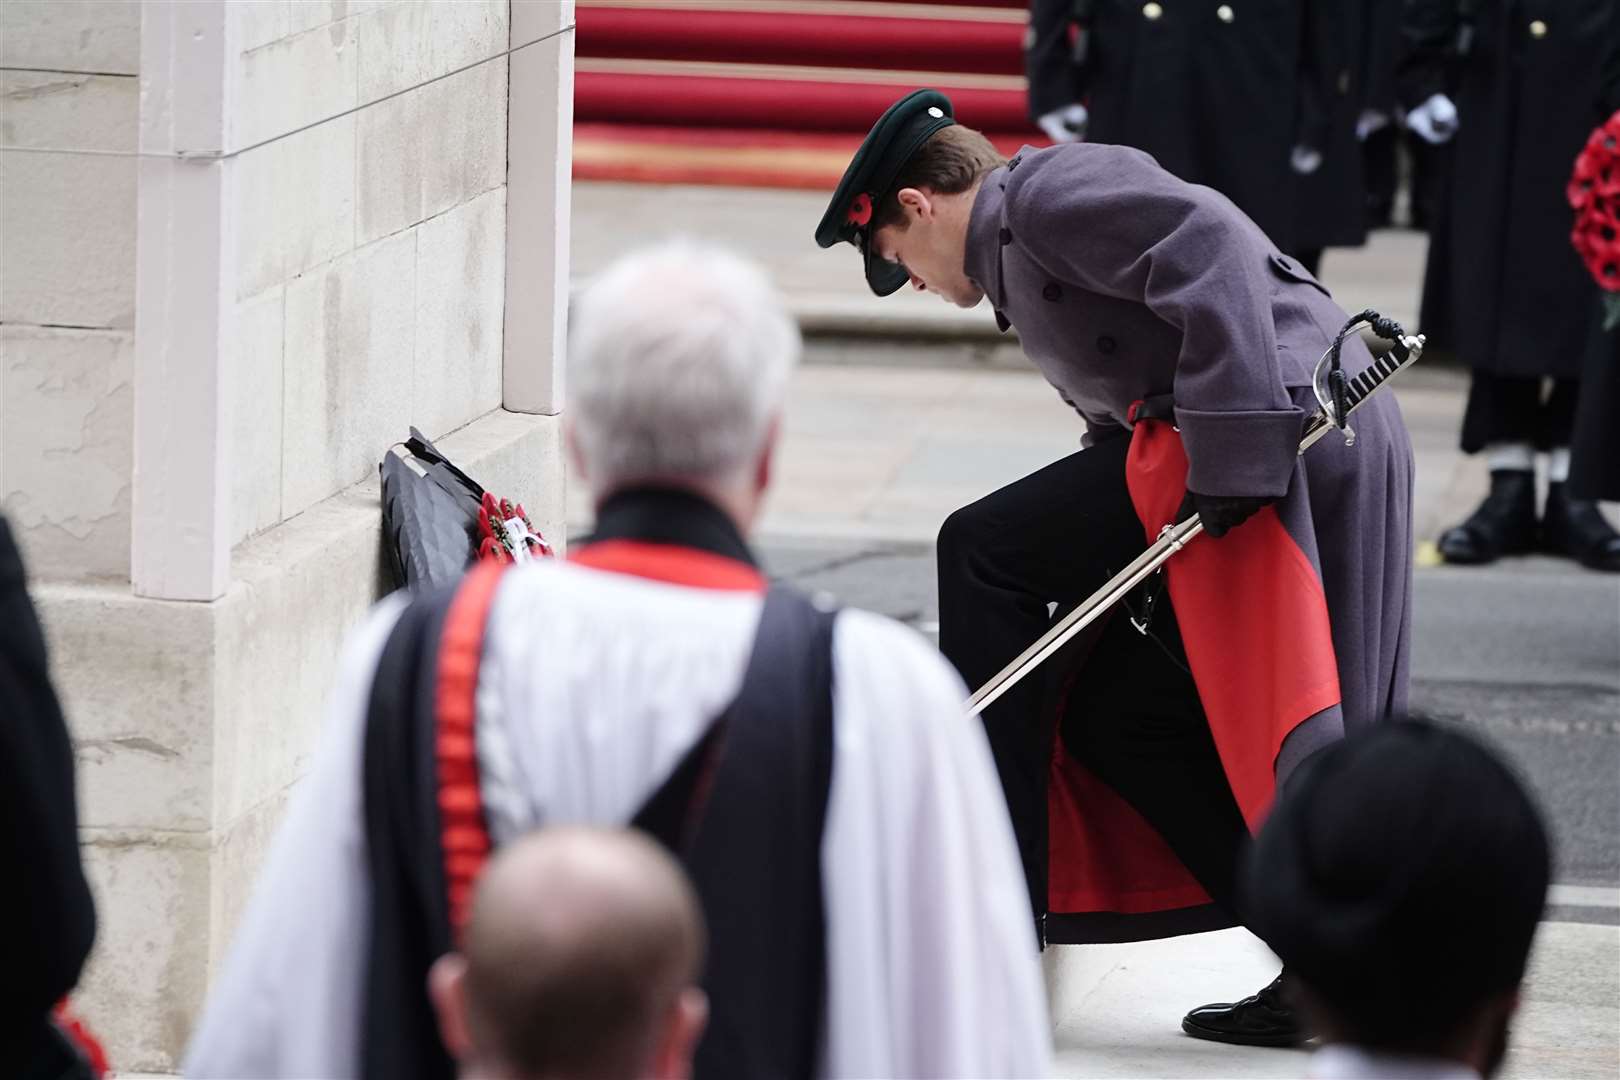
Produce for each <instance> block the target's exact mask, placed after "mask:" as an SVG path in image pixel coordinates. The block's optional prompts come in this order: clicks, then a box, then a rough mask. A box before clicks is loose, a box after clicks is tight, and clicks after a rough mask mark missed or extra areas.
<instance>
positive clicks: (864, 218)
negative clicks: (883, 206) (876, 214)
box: [849, 191, 872, 227]
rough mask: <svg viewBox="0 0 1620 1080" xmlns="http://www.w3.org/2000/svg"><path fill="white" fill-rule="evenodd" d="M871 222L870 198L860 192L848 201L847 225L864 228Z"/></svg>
mask: <svg viewBox="0 0 1620 1080" xmlns="http://www.w3.org/2000/svg"><path fill="white" fill-rule="evenodd" d="M871 220H872V196H870V195H868V194H867V193H866V192H864V191H863V192H861V193H860V194H859V195H857V196H855V198H854V199H852V200H850V204H849V223H850V224H851V225H860V226H863V227H864V226H865V225H866V224H867V223H868V222H870V221H871Z"/></svg>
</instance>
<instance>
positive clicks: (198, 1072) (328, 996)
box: [184, 593, 405, 1080]
mask: <svg viewBox="0 0 1620 1080" xmlns="http://www.w3.org/2000/svg"><path fill="white" fill-rule="evenodd" d="M404 606H405V596H404V594H403V593H397V594H395V595H394V596H392V597H389V598H388V599H386V600H384V601H383V602H382V603H381V604H379V605H378V606H377V607H376V608H375V609H374V610H373V612H372V613H371V615H370V616H369V618H368V619H367V620H366V622H365V623H363V624H362V625H361V627H360V628H359V629H358V630H357V631H356V632H355V633H354V634H353V635H352V636H351V638H350V640H349V643H348V645H347V647H346V649H345V653H344V656H343V659H342V660H341V661H340V663H339V666H338V676H337V682H336V685H335V687H334V689H333V692H332V696H331V698H330V700H329V704H328V708H327V716H326V726H325V729H324V732H323V734H322V737H321V739H320V745H319V749H318V752H317V753H316V755H315V758H314V764H313V767H312V769H311V771H310V774H309V776H308V778H307V779H306V780H304V782H303V783H302V785H301V786H300V788H299V789H298V790H297V791H296V792H295V793H294V795H293V797H292V805H291V807H290V808H289V810H288V813H287V819H286V821H285V823H284V824H283V825H282V827H281V830H280V832H279V833H277V835H276V839H275V842H274V844H273V845H272V846H271V849H270V854H269V856H268V858H267V859H266V860H265V864H264V870H263V872H262V873H261V874H260V876H259V881H258V884H257V885H256V886H255V888H254V890H253V899H252V900H251V901H250V902H249V904H248V907H247V911H246V912H245V914H244V915H243V917H242V922H241V924H240V926H239V927H238V929H237V932H236V939H235V941H234V942H233V943H232V945H231V948H230V952H229V954H228V958H227V960H226V962H225V964H224V967H223V970H222V971H221V972H220V973H219V975H218V977H217V978H216V979H215V981H214V984H213V987H212V992H211V993H210V994H209V997H208V1003H207V1006H206V1008H205V1009H204V1011H203V1016H202V1021H201V1023H200V1024H198V1026H197V1029H196V1031H195V1032H194V1034H193V1036H192V1040H191V1045H190V1046H189V1047H188V1048H187V1052H186V1058H185V1065H184V1072H185V1075H186V1076H188V1077H206V1078H209V1080H226V1078H237V1077H240V1078H244V1080H245V1078H248V1077H252V1078H255V1080H271V1078H276V1077H323V1078H332V1080H336V1078H340V1077H351V1076H358V1075H359V1072H360V1068H359V1064H360V1063H359V1046H360V1006H361V980H362V979H363V978H364V977H365V950H366V935H367V933H368V930H369V926H368V921H367V916H368V911H369V906H370V904H369V899H370V891H369V887H368V885H367V879H366V838H365V820H364V815H363V808H362V806H361V800H362V792H363V787H362V784H361V769H362V752H363V748H364V741H365V725H366V712H367V706H368V704H369V701H370V695H371V683H372V675H373V673H374V671H375V670H376V667H377V660H378V657H379V656H380V655H381V653H382V648H383V644H384V642H385V641H386V640H387V638H388V634H389V632H390V631H391V630H392V629H393V627H394V624H395V622H396V621H397V620H398V619H399V615H400V612H401V611H402V610H403V609H404Z"/></svg>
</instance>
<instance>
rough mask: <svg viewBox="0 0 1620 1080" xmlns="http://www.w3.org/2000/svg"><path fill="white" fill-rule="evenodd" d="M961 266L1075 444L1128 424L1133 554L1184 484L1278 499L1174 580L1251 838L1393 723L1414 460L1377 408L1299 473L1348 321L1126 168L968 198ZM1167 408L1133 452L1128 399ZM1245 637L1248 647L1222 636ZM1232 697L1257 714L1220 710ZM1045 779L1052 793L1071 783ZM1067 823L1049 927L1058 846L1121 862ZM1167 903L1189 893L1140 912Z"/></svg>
mask: <svg viewBox="0 0 1620 1080" xmlns="http://www.w3.org/2000/svg"><path fill="white" fill-rule="evenodd" d="M965 269H966V271H967V274H968V276H969V277H970V278H971V279H973V280H974V281H975V282H976V283H978V284H979V285H980V286H982V287H983V289H984V290H985V293H986V296H987V297H988V298H989V300H990V302H991V303H992V304H993V305H994V307H995V312H996V316H997V320H998V323H1000V325H1002V326H1003V328H1005V327H1007V326H1008V325H1011V326H1016V327H1017V329H1018V333H1019V337H1020V340H1021V343H1022V345H1023V349H1024V351H1025V353H1026V354H1027V355H1028V357H1029V358H1030V360H1032V361H1033V362H1034V363H1035V365H1036V366H1037V367H1038V368H1039V369H1040V370H1041V373H1042V374H1043V375H1045V377H1046V378H1047V380H1048V381H1049V382H1050V383H1051V384H1052V385H1053V386H1054V387H1055V388H1056V389H1057V391H1058V393H1059V394H1060V395H1061V396H1062V398H1063V400H1064V401H1066V402H1068V403H1069V404H1070V405H1071V406H1072V407H1073V408H1074V409H1075V410H1076V411H1077V412H1078V413H1079V414H1080V415H1081V417H1083V418H1084V420H1085V421H1086V424H1087V426H1088V429H1089V430H1088V435H1087V438H1088V440H1092V441H1095V440H1096V439H1098V438H1102V437H1106V436H1107V435H1109V434H1112V433H1113V432H1114V431H1115V430H1117V429H1119V428H1124V427H1133V426H1134V427H1135V428H1136V430H1135V432H1134V437H1133V447H1132V461H1133V464H1132V465H1128V466H1127V479H1128V480H1129V481H1130V483H1131V487H1132V496H1133V501H1134V502H1135V503H1136V505H1137V509H1138V513H1139V516H1140V517H1141V518H1142V520H1143V526H1144V543H1145V542H1146V540H1147V538H1148V537H1149V536H1150V535H1152V534H1153V533H1155V532H1156V531H1157V529H1158V527H1159V525H1160V524H1162V520H1163V518H1164V517H1165V516H1167V515H1169V514H1171V513H1173V511H1174V509H1175V505H1176V501H1179V497H1180V493H1181V490H1182V489H1183V487H1184V486H1185V487H1190V488H1192V489H1193V490H1196V491H1199V492H1202V493H1204V494H1208V495H1234V496H1236V495H1266V496H1277V497H1278V498H1279V499H1280V502H1279V503H1278V504H1277V507H1276V511H1275V514H1274V515H1273V511H1271V510H1269V509H1268V510H1266V511H1263V512H1262V515H1260V518H1257V520H1261V519H1263V520H1264V522H1265V523H1266V524H1264V525H1263V526H1261V527H1260V528H1256V529H1250V528H1249V527H1248V526H1245V528H1244V529H1241V530H1238V531H1237V532H1234V533H1233V534H1232V535H1231V536H1229V537H1227V538H1224V539H1222V540H1221V541H1218V542H1215V543H1212V544H1208V545H1206V546H1205V548H1204V550H1203V552H1202V553H1201V554H1198V553H1195V551H1194V549H1195V548H1196V547H1197V546H1198V544H1197V542H1195V543H1194V544H1193V545H1190V546H1189V548H1188V550H1187V551H1186V552H1184V553H1183V554H1182V555H1180V556H1178V557H1177V559H1176V560H1172V562H1171V563H1170V567H1171V576H1170V589H1171V595H1172V599H1173V601H1174V603H1175V606H1176V612H1177V619H1178V621H1179V623H1180V625H1181V629H1182V634H1183V638H1184V640H1185V643H1186V646H1187V652H1188V657H1189V660H1190V661H1191V664H1192V668H1193V674H1194V677H1195V679H1196V680H1197V682H1198V687H1199V694H1200V697H1201V698H1202V699H1203V704H1204V709H1205V712H1206V714H1207V715H1208V716H1209V720H1210V726H1211V730H1212V732H1213V733H1214V735H1215V739H1216V744H1217V747H1218V749H1219V750H1220V752H1221V757H1222V763H1223V766H1224V767H1225V770H1226V773H1227V776H1228V779H1229V780H1230V781H1231V783H1232V786H1233V793H1234V795H1235V796H1236V798H1237V800H1238V803H1239V805H1240V806H1241V807H1242V808H1243V810H1244V812H1245V814H1246V815H1248V816H1249V819H1250V821H1251V823H1257V821H1258V818H1259V816H1260V815H1261V814H1263V812H1264V809H1265V805H1266V803H1267V802H1268V801H1269V798H1270V795H1271V791H1272V785H1273V784H1274V783H1276V782H1280V781H1281V780H1282V779H1283V778H1285V777H1286V776H1287V775H1288V773H1289V772H1290V770H1292V769H1293V768H1294V766H1295V765H1297V764H1298V762H1299V761H1301V760H1303V758H1304V757H1305V756H1307V755H1308V754H1309V753H1310V752H1312V751H1313V750H1315V749H1317V748H1319V747H1320V746H1322V745H1325V744H1326V743H1327V742H1328V741H1330V740H1332V739H1335V738H1338V737H1339V736H1341V735H1342V734H1343V732H1344V731H1345V730H1346V729H1347V728H1355V727H1358V726H1361V725H1364V724H1368V723H1372V722H1374V721H1376V720H1379V719H1382V718H1384V717H1386V716H1389V715H1391V714H1392V713H1397V712H1399V711H1401V710H1402V709H1404V707H1405V703H1406V688H1407V657H1408V652H1409V645H1410V620H1411V603H1410V598H1411V583H1412V577H1411V570H1412V565H1411V556H1412V532H1411V490H1412V489H1411V484H1412V455H1411V445H1410V442H1409V440H1408V437H1407V433H1406V429H1405V426H1404V424H1403V422H1402V420H1401V415H1400V409H1399V407H1398V406H1397V404H1396V402H1395V399H1394V397H1393V396H1392V395H1390V394H1387V393H1386V394H1381V395H1378V396H1376V397H1374V398H1371V399H1369V401H1368V402H1367V403H1366V404H1365V405H1364V406H1363V408H1362V409H1361V410H1359V411H1358V412H1357V414H1356V417H1357V421H1356V425H1355V426H1356V428H1357V431H1358V433H1359V435H1360V438H1359V440H1358V441H1357V443H1356V445H1355V446H1353V447H1347V446H1345V445H1344V443H1343V440H1342V439H1339V438H1336V437H1333V436H1330V437H1329V438H1328V439H1326V440H1324V441H1323V442H1322V443H1319V444H1318V445H1317V447H1315V448H1314V449H1313V450H1312V451H1311V452H1310V453H1309V454H1307V455H1305V456H1303V457H1302V456H1300V455H1299V453H1298V448H1299V440H1300V436H1301V431H1302V427H1303V425H1304V422H1305V420H1306V418H1307V415H1308V413H1309V411H1310V410H1311V409H1312V408H1313V397H1312V391H1311V388H1310V384H1311V373H1312V370H1313V368H1314V366H1315V364H1316V361H1317V360H1318V359H1319V358H1320V357H1321V355H1322V353H1323V352H1324V350H1325V349H1326V348H1327V347H1328V345H1329V343H1330V342H1331V340H1332V339H1333V336H1334V335H1335V333H1336V332H1337V331H1338V330H1339V328H1340V327H1341V326H1342V325H1343V324H1344V323H1345V321H1346V319H1347V316H1346V314H1345V313H1344V311H1343V310H1342V309H1341V308H1340V307H1339V306H1338V305H1337V304H1335V303H1334V302H1333V300H1332V298H1331V297H1330V296H1329V295H1328V292H1327V290H1326V289H1325V288H1323V287H1322V286H1321V285H1320V284H1319V283H1318V282H1317V281H1316V279H1315V278H1313V277H1312V276H1311V275H1310V274H1309V273H1307V272H1306V271H1305V270H1304V269H1303V268H1301V267H1300V266H1299V264H1298V263H1297V262H1295V261H1294V260H1293V259H1291V258H1289V257H1287V256H1285V255H1283V254H1282V253H1281V252H1280V251H1279V250H1278V249H1277V247H1276V246H1275V245H1274V244H1273V243H1272V242H1271V241H1270V240H1268V239H1267V237H1266V236H1265V235H1264V234H1263V233H1262V232H1261V231H1260V230H1259V229H1258V228H1257V227H1256V226H1255V224H1254V223H1253V222H1252V221H1250V220H1249V218H1247V217H1246V216H1245V215H1244V214H1243V213H1242V212H1240V211H1239V210H1238V209H1237V207H1236V206H1234V205H1233V204H1232V202H1231V201H1230V200H1228V199H1226V198H1225V197H1224V196H1222V195H1221V194H1219V193H1218V192H1216V191H1214V190H1212V189H1210V188H1207V187H1202V186H1199V185H1194V184H1188V183H1185V182H1183V181H1181V180H1179V179H1177V178H1176V177H1175V176H1173V175H1171V174H1170V173H1169V172H1167V171H1165V170H1164V169H1161V168H1159V167H1158V165H1157V164H1155V162H1154V161H1153V159H1152V158H1151V157H1149V156H1148V155H1147V154H1145V153H1142V152H1141V151H1138V150H1134V149H1130V148H1127V147H1119V146H1106V145H1099V144H1092V143H1073V144H1067V145H1062V146H1056V147H1051V148H1048V149H1044V150H1032V149H1029V148H1027V147H1026V148H1025V149H1024V150H1023V151H1021V152H1020V153H1019V154H1018V155H1017V156H1016V157H1014V158H1013V159H1012V160H1011V161H1010V162H1009V163H1008V164H1007V165H1006V166H1004V167H1002V168H1000V169H997V170H996V171H994V172H992V173H990V174H989V175H988V176H987V177H986V178H985V180H984V181H983V183H982V185H981V187H980V190H979V192H978V194H977V196H976V197H975V201H974V205H973V210H972V216H971V219H970V224H969V229H968V238H967V252H966V262H965ZM1344 356H1345V364H1346V366H1347V367H1348V368H1349V369H1350V370H1352V371H1355V370H1359V369H1360V368H1362V367H1364V366H1365V365H1366V364H1368V363H1370V361H1371V358H1370V356H1369V355H1368V353H1367V351H1366V349H1365V347H1364V346H1363V345H1362V344H1361V342H1360V340H1359V339H1356V338H1352V339H1351V340H1350V341H1348V342H1347V343H1346V347H1345V353H1344ZM1167 394H1170V395H1173V396H1174V400H1175V414H1174V415H1175V424H1176V429H1178V433H1179V438H1172V437H1169V436H1168V435H1167V432H1169V430H1170V428H1169V425H1168V424H1158V425H1157V427H1156V428H1155V429H1154V430H1153V431H1152V433H1151V434H1152V439H1151V440H1146V441H1144V439H1143V434H1144V431H1145V430H1146V429H1147V425H1146V424H1134V425H1133V413H1132V405H1133V403H1135V402H1137V401H1140V400H1143V399H1146V398H1152V397H1159V396H1161V395H1167ZM1139 443H1143V444H1144V445H1141V446H1138V445H1137V444H1139ZM1139 451H1141V452H1140V453H1139ZM1183 453H1184V454H1185V457H1184V458H1182V457H1181V455H1182V454H1183ZM1136 465H1142V466H1143V467H1144V468H1146V467H1147V466H1152V467H1154V468H1158V469H1159V470H1160V480H1161V481H1163V482H1161V483H1159V484H1158V488H1159V490H1158V492H1157V494H1156V495H1155V494H1154V493H1152V492H1146V493H1145V494H1142V495H1140V497H1139V483H1138V481H1143V480H1151V478H1145V477H1143V476H1136V475H1132V468H1133V467H1135V466H1136ZM1166 470H1173V472H1172V473H1171V474H1170V475H1168V477H1166V476H1165V471H1166ZM1148 486H1152V485H1151V484H1149V485H1148ZM1143 490H1144V491H1145V488H1144V489H1143ZM1268 529H1269V530H1271V533H1270V535H1271V537H1272V538H1273V540H1274V541H1275V543H1273V544H1271V546H1270V547H1269V548H1268V549H1267V550H1265V551H1258V550H1256V551H1249V550H1248V549H1247V548H1246V547H1245V544H1247V543H1248V542H1247V541H1240V542H1238V543H1234V542H1233V541H1235V540H1240V534H1247V535H1248V536H1250V537H1251V538H1259V537H1261V536H1262V534H1264V533H1266V530H1268ZM1250 556H1253V558H1250ZM1178 561H1179V563H1180V569H1178ZM1239 563H1243V565H1242V566H1241V567H1240V566H1239ZM1239 571H1244V572H1248V573H1249V574H1250V575H1251V576H1250V577H1248V578H1247V579H1243V577H1242V573H1240V572H1239ZM1239 580H1248V581H1249V582H1251V583H1252V584H1253V588H1252V589H1251V588H1247V587H1240V586H1238V585H1236V584H1233V583H1234V582H1237V581H1239ZM1283 582H1286V583H1287V584H1286V585H1285V584H1281V583H1283ZM1296 617H1297V618H1296ZM1312 620H1316V621H1315V622H1313V621H1312ZM1240 624H1241V625H1243V626H1245V627H1247V628H1248V629H1249V630H1252V631H1253V632H1254V633H1253V634H1252V635H1250V636H1248V637H1244V636H1243V635H1239V634H1234V633H1233V632H1232V630H1233V628H1234V627H1237V626H1239V625H1240ZM1290 626H1303V627H1306V628H1307V630H1308V629H1309V627H1312V626H1314V627H1315V628H1316V631H1315V632H1316V638H1315V640H1313V641H1305V640H1300V639H1296V638H1295V637H1293V636H1291V634H1292V631H1290V632H1287V633H1282V634H1281V635H1280V636H1277V635H1276V634H1274V633H1273V632H1274V631H1275V630H1277V628H1282V627H1290ZM1267 634H1273V636H1272V637H1270V638H1267V636H1266V635H1267ZM1312 665H1316V667H1317V669H1316V670H1309V669H1311V667H1312ZM1234 693H1235V694H1236V695H1237V696H1238V698H1240V699H1241V698H1243V697H1244V696H1245V695H1247V699H1248V701H1249V702H1250V703H1251V704H1253V706H1254V707H1253V708H1252V709H1250V708H1247V707H1244V706H1243V703H1242V702H1241V701H1240V702H1239V703H1238V704H1239V707H1238V708H1236V709H1235V710H1234V709H1231V708H1226V707H1225V706H1229V705H1231V704H1232V702H1233V694H1234ZM1324 695H1325V696H1324ZM1223 702H1224V705H1223V704H1222V703H1223ZM1075 768H1079V766H1075ZM1053 781H1054V788H1053V790H1054V792H1055V794H1054V796H1053V797H1054V798H1058V797H1061V796H1062V795H1063V790H1064V784H1063V778H1062V777H1059V776H1058V775H1056V773H1054V775H1053ZM1115 809H1116V810H1117V809H1118V808H1117V807H1116V808H1115ZM1116 816H1117V815H1116ZM1060 818H1061V819H1062V820H1063V821H1068V822H1070V823H1071V824H1072V825H1074V827H1075V828H1076V829H1077V830H1078V831H1079V832H1082V833H1083V832H1085V831H1087V830H1088V829H1092V828H1097V827H1102V826H1103V822H1102V821H1101V820H1099V819H1097V818H1096V817H1095V816H1090V817H1088V816H1087V815H1086V814H1085V813H1082V812H1075V811H1074V808H1073V807H1072V806H1071V807H1069V808H1067V809H1066V810H1065V811H1064V813H1063V814H1061V815H1060V814H1059V813H1058V812H1057V811H1055V810H1054V812H1053V814H1052V816H1051V817H1050V820H1051V822H1052V823H1053V831H1052V834H1051V858H1052V860H1053V865H1052V868H1051V869H1052V873H1051V878H1052V880H1053V882H1054V886H1053V889H1052V891H1051V896H1050V899H1051V900H1052V901H1053V903H1052V904H1051V907H1050V910H1051V911H1052V913H1053V914H1054V915H1062V914H1066V913H1072V912H1073V906H1072V904H1070V902H1069V901H1066V900H1065V899H1064V898H1063V897H1060V896H1059V895H1058V888H1057V885H1056V883H1057V882H1060V881H1062V880H1063V879H1064V872H1063V871H1064V867H1063V865H1062V864H1063V862H1064V860H1065V859H1066V858H1068V856H1067V854H1066V853H1065V852H1066V848H1065V844H1066V843H1067V841H1066V840H1065V836H1066V835H1067V836H1070V838H1071V839H1072V840H1073V842H1074V844H1075V849H1076V850H1079V849H1081V848H1084V849H1086V850H1090V851H1098V850H1105V849H1114V848H1116V847H1117V845H1109V844H1103V845H1101V846H1099V845H1097V844H1090V845H1088V844H1086V843H1085V842H1084V840H1083V838H1080V837H1078V836H1075V835H1074V834H1072V833H1065V829H1064V827H1061V823H1060ZM1144 850H1145V849H1144ZM1137 853H1138V854H1141V853H1142V852H1141V851H1138V852H1137ZM1166 856H1168V857H1169V858H1170V859H1172V860H1173V856H1169V854H1168V849H1167V848H1164V849H1163V850H1162V851H1158V852H1157V854H1155V855H1153V857H1154V858H1159V859H1160V860H1161V861H1162V860H1163V857H1166ZM1125 861H1127V862H1128V861H1129V860H1125ZM1111 862H1118V860H1113V861H1111ZM1093 869H1095V870H1097V872H1100V873H1104V874H1107V873H1115V872H1117V873H1119V874H1120V875H1121V877H1120V883H1119V885H1118V887H1117V888H1114V889H1112V890H1109V889H1107V888H1101V889H1100V888H1098V887H1096V883H1095V882H1087V883H1086V884H1085V890H1084V891H1085V892H1086V893H1087V895H1089V896H1093V897H1098V896H1106V897H1107V899H1106V900H1103V901H1099V902H1100V903H1108V904H1114V905H1116V906H1115V907H1114V908H1113V910H1115V911H1117V912H1120V913H1125V914H1132V915H1135V914H1153V913H1158V914H1163V913H1164V912H1163V910H1162V909H1163V908H1164V907H1165V905H1166V903H1169V904H1170V906H1174V905H1175V904H1178V903H1183V901H1184V900H1185V895H1186V894H1185V893H1178V892H1177V891H1176V888H1175V885H1174V883H1173V882H1169V881H1168V880H1167V879H1166V878H1164V877H1163V876H1162V875H1157V874H1156V873H1154V872H1152V871H1151V870H1150V869H1148V868H1145V867H1136V868H1130V867H1126V866H1124V865H1123V864H1120V865H1112V864H1111V863H1104V864H1102V865H1099V866H1097V867H1094V868H1093ZM1172 896H1181V897H1182V898H1183V899H1182V900H1176V901H1166V902H1160V901H1159V900H1157V899H1155V898H1156V897H1172Z"/></svg>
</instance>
